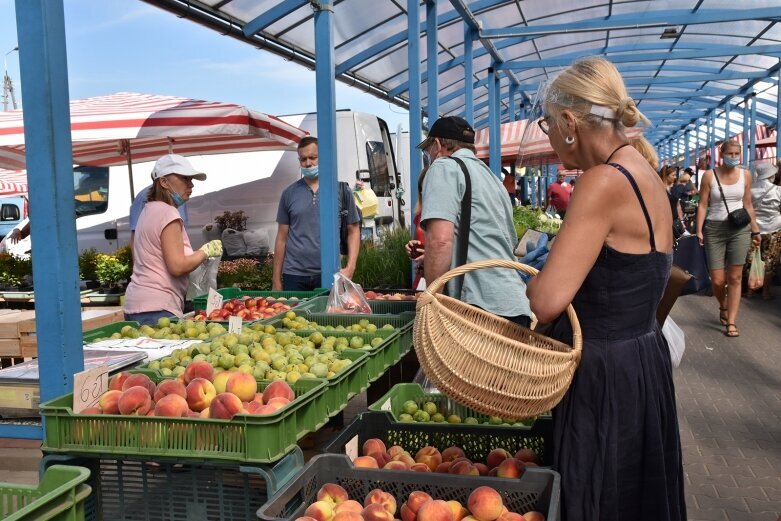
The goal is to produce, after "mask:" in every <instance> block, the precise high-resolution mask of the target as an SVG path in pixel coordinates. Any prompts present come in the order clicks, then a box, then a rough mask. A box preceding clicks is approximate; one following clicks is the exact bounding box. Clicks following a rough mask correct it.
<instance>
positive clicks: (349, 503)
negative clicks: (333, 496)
mask: <svg viewBox="0 0 781 521" xmlns="http://www.w3.org/2000/svg"><path fill="white" fill-rule="evenodd" d="M334 512H336V513H337V514H338V513H340V512H357V513H358V514H360V513H361V512H363V505H361V504H360V503H358V502H357V501H356V500H354V499H346V500H344V501H342V502H341V503H339V504H338V505H336V509H335V510H334Z"/></svg>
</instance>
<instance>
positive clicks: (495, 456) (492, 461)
mask: <svg viewBox="0 0 781 521" xmlns="http://www.w3.org/2000/svg"><path fill="white" fill-rule="evenodd" d="M511 457H512V456H510V453H509V452H507V451H506V450H504V449H494V450H492V451H491V452H489V453H488V457H487V458H486V459H485V463H486V465H488V468H489V469H492V468H494V467H498V466H499V464H500V463H501V462H503V461H504V460H506V459H507V458H511Z"/></svg>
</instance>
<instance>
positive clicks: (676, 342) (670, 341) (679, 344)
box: [662, 317, 686, 367]
mask: <svg viewBox="0 0 781 521" xmlns="http://www.w3.org/2000/svg"><path fill="white" fill-rule="evenodd" d="M662 335H663V336H664V338H665V340H667V347H669V348H670V361H671V362H672V364H673V367H678V366H679V365H680V364H681V359H682V358H683V352H684V351H685V350H686V336H685V335H684V333H683V330H682V329H681V328H680V327H678V324H676V323H675V321H674V320H673V319H672V318H670V317H667V320H665V321H664V326H662Z"/></svg>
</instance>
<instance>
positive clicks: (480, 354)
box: [414, 260, 583, 420]
mask: <svg viewBox="0 0 781 521" xmlns="http://www.w3.org/2000/svg"><path fill="white" fill-rule="evenodd" d="M486 268H510V269H514V270H519V271H523V272H525V273H529V274H531V275H535V274H537V270H536V269H534V268H532V267H530V266H526V265H525V264H520V263H517V262H511V261H505V260H486V261H481V262H473V263H471V264H466V265H464V266H461V267H459V268H456V269H453V270H450V271H448V272H447V273H445V274H444V275H442V276H441V277H440V278H438V279H437V280H435V281H434V283H433V284H431V285H430V286H429V287H428V288H426V291H425V292H423V293H422V294H421V295H420V297H419V298H418V303H417V316H416V319H415V330H414V341H415V350H416V351H417V354H418V359H419V360H420V364H421V366H422V367H423V370H424V371H425V373H426V376H428V377H429V379H430V380H431V381H432V382H433V383H434V385H435V386H436V387H437V389H438V390H439V391H441V392H443V393H444V394H446V395H448V396H450V397H451V398H453V399H454V400H456V401H458V402H460V403H462V404H464V405H466V406H468V407H471V408H472V409H474V410H476V411H478V412H481V413H483V414H488V415H491V416H499V417H502V418H506V419H512V420H517V419H525V418H531V417H533V416H536V415H538V414H541V413H544V412H547V411H550V410H551V409H552V408H553V407H554V406H555V405H556V404H557V403H559V401H560V400H561V398H562V397H563V396H564V393H565V392H566V390H567V388H568V387H569V384H570V382H571V381H572V375H573V374H574V373H575V369H576V368H577V366H578V363H579V362H580V355H581V349H582V346H583V339H582V335H581V331H580V323H579V322H578V317H577V316H576V315H575V310H574V309H573V308H572V306H568V307H567V311H566V312H567V317H568V318H569V320H570V322H571V324H572V331H573V344H574V347H571V346H568V345H566V344H564V343H562V342H558V341H556V340H553V339H551V338H548V337H546V336H544V335H541V334H539V333H537V332H535V331H532V330H530V329H526V328H523V327H520V326H518V325H516V324H513V323H512V322H510V321H508V320H506V319H504V318H501V317H498V316H496V315H493V314H491V313H488V312H486V311H483V310H482V309H479V308H476V307H474V306H470V305H469V304H465V303H464V302H461V301H459V300H457V299H454V298H451V297H448V296H446V295H442V294H437V291H439V290H440V289H441V288H442V287H443V286H444V285H445V283H447V281H448V280H450V279H452V278H455V277H458V276H459V275H463V274H465V273H468V272H470V271H473V270H478V269H486Z"/></svg>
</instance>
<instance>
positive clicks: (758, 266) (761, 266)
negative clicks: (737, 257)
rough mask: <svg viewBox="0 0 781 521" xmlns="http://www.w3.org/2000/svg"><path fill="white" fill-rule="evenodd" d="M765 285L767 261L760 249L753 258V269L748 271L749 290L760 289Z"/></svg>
mask: <svg viewBox="0 0 781 521" xmlns="http://www.w3.org/2000/svg"><path fill="white" fill-rule="evenodd" d="M764 284H765V261H763V260H762V253H761V252H760V251H759V248H755V249H754V254H753V255H752V256H751V268H750V269H749V270H748V289H759V288H761V287H762V286H763V285H764Z"/></svg>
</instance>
